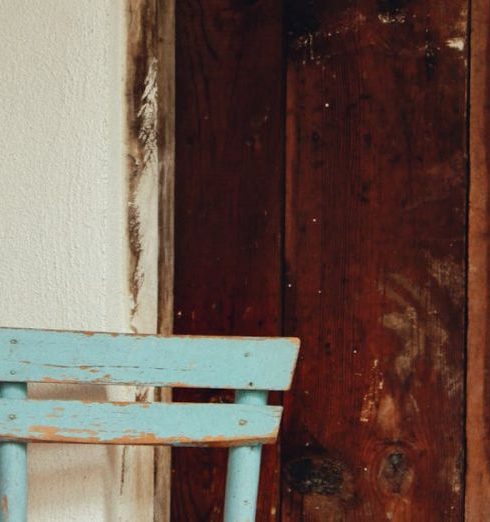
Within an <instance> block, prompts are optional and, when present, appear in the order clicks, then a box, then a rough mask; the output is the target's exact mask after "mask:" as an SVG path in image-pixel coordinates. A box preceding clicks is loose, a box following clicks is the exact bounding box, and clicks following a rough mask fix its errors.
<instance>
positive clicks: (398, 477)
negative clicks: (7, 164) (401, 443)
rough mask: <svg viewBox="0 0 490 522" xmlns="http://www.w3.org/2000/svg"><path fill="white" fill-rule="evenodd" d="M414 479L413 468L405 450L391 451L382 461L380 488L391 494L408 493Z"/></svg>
mask: <svg viewBox="0 0 490 522" xmlns="http://www.w3.org/2000/svg"><path fill="white" fill-rule="evenodd" d="M412 479H413V470H412V468H411V467H410V464H409V462H408V459H407V455H406V454H405V453H404V452H403V451H390V452H389V453H388V454H387V455H386V456H385V457H384V458H383V459H382V461H381V466H380V471H379V482H380V488H381V489H382V490H384V491H385V492H386V493H389V494H403V493H406V491H407V488H408V487H409V486H410V484H411V482H412Z"/></svg>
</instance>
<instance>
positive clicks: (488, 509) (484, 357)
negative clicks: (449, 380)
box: [465, 0, 490, 522]
mask: <svg viewBox="0 0 490 522" xmlns="http://www.w3.org/2000/svg"><path fill="white" fill-rule="evenodd" d="M489 60H490V3H489V2H488V1H487V0H474V1H473V2H472V4H471V64H472V67H471V79H470V87H471V92H470V106H471V113H470V122H469V123H470V165H471V172H470V179H471V183H470V187H471V193H470V210H469V270H468V366H467V368H468V377H467V423H466V427H467V434H466V436H467V446H466V447H467V461H466V462H467V471H466V488H465V491H466V520H467V522H480V521H482V520H490V502H489V501H488V499H489V496H490V443H489V435H490V417H489V415H488V408H489V406H490V324H489V314H490V295H489V283H490V280H489V273H490V257H489V243H488V237H489V232H490V230H489V229H490V205H489V203H490V202H489V188H490V154H489V144H488V136H489V130H490V105H489V103H488V99H489V96H490V66H489Z"/></svg>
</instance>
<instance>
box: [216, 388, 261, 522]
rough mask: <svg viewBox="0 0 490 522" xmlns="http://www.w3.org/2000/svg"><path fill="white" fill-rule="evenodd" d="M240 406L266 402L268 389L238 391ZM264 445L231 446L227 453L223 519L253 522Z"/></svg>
mask: <svg viewBox="0 0 490 522" xmlns="http://www.w3.org/2000/svg"><path fill="white" fill-rule="evenodd" d="M235 402H236V403H237V404H240V405H256V406H262V407H264V405H266V404H267V392H263V391H237V392H236V397H235ZM261 456H262V446H261V445H260V444H256V445H252V446H240V447H238V448H231V449H230V451H229V456H228V473H227V477H226V497H225V510H224V522H252V521H253V520H255V512H256V510H257V494H258V491H259V480H260V460H261Z"/></svg>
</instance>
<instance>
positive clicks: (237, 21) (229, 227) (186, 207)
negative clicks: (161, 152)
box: [172, 0, 283, 522]
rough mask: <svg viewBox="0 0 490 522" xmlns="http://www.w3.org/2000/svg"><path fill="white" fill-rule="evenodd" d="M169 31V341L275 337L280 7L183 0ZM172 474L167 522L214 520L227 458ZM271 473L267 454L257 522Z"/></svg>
mask: <svg viewBox="0 0 490 522" xmlns="http://www.w3.org/2000/svg"><path fill="white" fill-rule="evenodd" d="M176 27H177V30H176V34H177V42H176V60H177V76H176V78H177V87H176V89H177V99H176V216H175V223H176V228H175V238H176V243H175V316H174V317H175V333H180V334H184V333H185V334H206V335H207V334H214V335H224V334H226V335H228V334H236V335H278V334H280V332H281V255H280V238H281V222H282V216H281V215H282V212H281V207H282V201H281V200H282V193H283V189H282V186H283V180H282V148H281V140H282V134H283V131H282V127H283V112H282V110H283V95H282V91H283V81H282V80H283V78H282V76H283V44H282V37H281V36H282V2H279V1H278V0H260V1H245V0H239V1H236V0H209V1H206V2H202V1H198V0H184V1H181V2H177V5H176ZM184 398H185V399H186V400H191V399H195V398H200V399H202V395H201V394H194V393H192V392H186V393H185V394H178V395H177V394H176V400H182V399H184ZM208 398H209V399H210V400H212V401H217V402H219V401H223V400H225V401H228V400H231V397H229V396H223V395H222V394H219V393H215V394H211V395H210V396H208ZM173 467H174V474H173V490H172V520H174V521H185V522H188V521H195V520H203V521H204V520H205V521H207V522H218V521H219V522H221V520H222V512H223V499H224V477H225V471H226V452H222V451H218V450H213V451H195V450H181V449H177V450H175V451H174V462H173ZM277 477H278V461H277V448H272V449H270V448H267V451H264V464H263V466H262V487H261V495H260V499H259V514H258V520H274V519H275V518H276V513H278V511H279V509H278V487H279V483H278V480H277Z"/></svg>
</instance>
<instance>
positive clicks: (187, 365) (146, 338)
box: [0, 328, 299, 390]
mask: <svg viewBox="0 0 490 522" xmlns="http://www.w3.org/2000/svg"><path fill="white" fill-rule="evenodd" d="M298 348H299V342H298V340H297V339H287V338H282V337H274V338H268V337H213V336H206V337H201V336H177V335H174V336H170V337H163V336H157V335H134V334H117V333H95V332H72V331H54V330H34V329H17V328H0V382H2V381H5V382H50V383H55V382H57V383H75V384H126V385H148V386H170V387H182V388H185V387H195V388H226V389H232V390H235V389H240V390H257V389H258V390H286V389H288V388H289V387H290V385H291V380H292V375H293V371H294V366H295V363H296V359H297V356H298Z"/></svg>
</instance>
